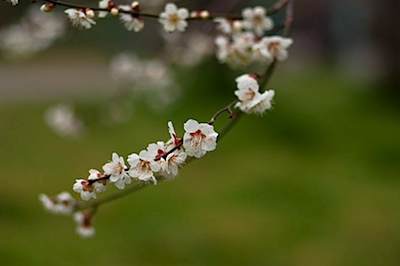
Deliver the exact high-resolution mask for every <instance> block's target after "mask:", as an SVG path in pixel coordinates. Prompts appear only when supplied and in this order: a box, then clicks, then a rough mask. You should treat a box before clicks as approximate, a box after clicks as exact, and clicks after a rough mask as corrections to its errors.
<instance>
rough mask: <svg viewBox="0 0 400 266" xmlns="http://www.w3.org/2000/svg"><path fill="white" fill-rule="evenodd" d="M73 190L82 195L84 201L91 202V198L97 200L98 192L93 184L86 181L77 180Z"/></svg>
mask: <svg viewBox="0 0 400 266" xmlns="http://www.w3.org/2000/svg"><path fill="white" fill-rule="evenodd" d="M72 189H73V190H74V191H75V192H77V193H80V194H81V198H82V199H83V200H90V199H91V198H94V199H95V198H96V197H97V195H96V191H95V190H94V186H93V184H91V183H90V181H88V180H85V179H77V180H76V181H75V184H74V185H73V187H72Z"/></svg>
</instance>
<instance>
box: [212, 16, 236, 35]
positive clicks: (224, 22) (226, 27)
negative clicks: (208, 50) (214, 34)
mask: <svg viewBox="0 0 400 266" xmlns="http://www.w3.org/2000/svg"><path fill="white" fill-rule="evenodd" d="M214 22H215V23H216V24H217V26H216V27H217V30H219V31H220V32H222V33H223V34H231V33H232V22H231V20H229V19H226V18H215V19H214Z"/></svg>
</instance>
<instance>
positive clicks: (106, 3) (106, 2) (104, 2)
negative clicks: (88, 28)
mask: <svg viewBox="0 0 400 266" xmlns="http://www.w3.org/2000/svg"><path fill="white" fill-rule="evenodd" d="M110 3H111V1H110V0H101V1H99V8H102V9H109V8H110ZM108 13H109V12H108V11H99V15H98V16H99V18H105V17H106V16H107V15H108Z"/></svg>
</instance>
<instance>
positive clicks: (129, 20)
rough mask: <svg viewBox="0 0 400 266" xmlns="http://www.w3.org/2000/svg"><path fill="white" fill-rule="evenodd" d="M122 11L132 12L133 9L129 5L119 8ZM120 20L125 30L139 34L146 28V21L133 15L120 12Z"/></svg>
mask: <svg viewBox="0 0 400 266" xmlns="http://www.w3.org/2000/svg"><path fill="white" fill-rule="evenodd" d="M118 8H120V9H121V10H125V11H130V10H132V8H131V7H130V6H127V5H120V6H118ZM119 19H120V20H121V22H122V24H124V26H125V28H126V29H127V30H129V31H134V32H139V31H140V30H142V29H143V27H144V21H143V19H141V18H140V17H134V16H133V15H132V14H127V13H123V12H120V14H119Z"/></svg>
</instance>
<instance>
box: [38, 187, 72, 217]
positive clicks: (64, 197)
mask: <svg viewBox="0 0 400 266" xmlns="http://www.w3.org/2000/svg"><path fill="white" fill-rule="evenodd" d="M39 200H40V201H41V202H42V204H43V206H44V208H45V209H46V210H48V211H49V212H52V213H59V214H66V215H68V214H71V213H72V211H73V210H74V208H75V199H74V198H73V197H72V196H71V195H70V194H69V193H68V192H61V193H60V194H58V195H57V196H55V197H50V196H47V195H46V194H40V195H39Z"/></svg>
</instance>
